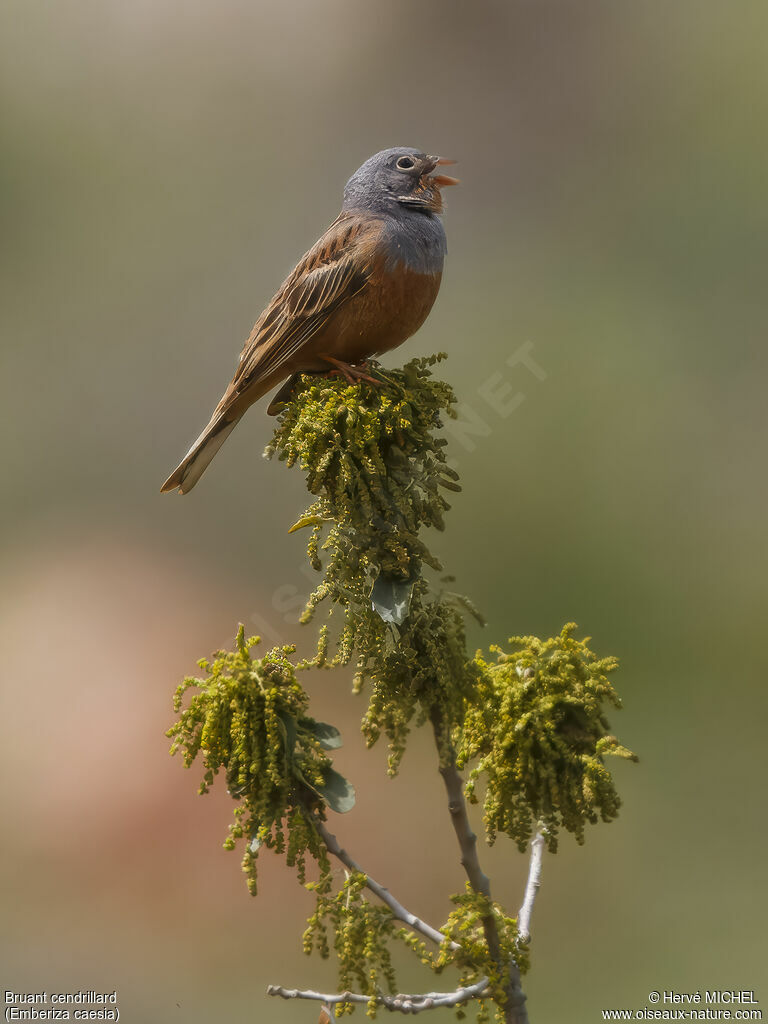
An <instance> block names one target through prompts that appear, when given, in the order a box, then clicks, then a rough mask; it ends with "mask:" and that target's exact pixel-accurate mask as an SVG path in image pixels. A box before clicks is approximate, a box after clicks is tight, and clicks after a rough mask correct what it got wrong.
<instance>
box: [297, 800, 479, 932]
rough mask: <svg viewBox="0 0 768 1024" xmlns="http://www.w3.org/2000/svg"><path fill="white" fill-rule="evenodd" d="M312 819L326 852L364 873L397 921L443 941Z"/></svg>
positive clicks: (371, 886)
mask: <svg viewBox="0 0 768 1024" xmlns="http://www.w3.org/2000/svg"><path fill="white" fill-rule="evenodd" d="M312 820H313V823H314V826H315V828H316V829H317V831H318V834H319V835H320V837H321V839H322V840H323V842H324V843H325V847H326V849H327V850H328V853H330V854H332V855H333V856H334V857H336V859H337V860H340V861H341V863H342V864H343V865H344V866H345V867H346V868H349V870H350V871H354V872H356V873H358V874H361V875H365V878H366V882H365V885H366V888H368V889H370V890H371V892H372V893H373V894H374V895H375V896H378V897H379V899H380V900H381V902H382V903H384V904H386V906H388V907H389V909H390V910H391V911H392V913H393V915H394V916H395V917H396V918H397V920H398V921H402V922H403V923H404V924H407V925H408V927H409V928H412V929H413V930H414V931H415V932H419V934H421V935H423V936H424V937H425V938H427V939H429V940H430V941H432V942H434V943H436V945H438V946H439V945H440V944H441V943H442V942H445V938H446V937H445V935H443V933H442V932H440V931H438V930H437V928H433V927H432V926H431V925H429V924H427V923H426V921H422V920H421V918H420V917H416V915H415V914H412V913H411V912H410V910H406V908H405V907H404V906H403V905H402V903H400V902H399V901H398V900H396V899H395V897H394V896H393V895H392V893H391V892H390V891H389V889H387V888H385V887H384V886H383V885H381V884H380V883H379V882H377V881H376V879H375V878H371V876H370V875H369V874H368V872H367V871H364V870H363V868H361V867H360V865H359V864H357V863H356V862H355V861H354V860H352V858H351V857H350V855H349V854H348V853H347V851H346V850H344V849H343V848H342V847H341V846H340V844H339V841H338V839H337V838H336V836H335V835H334V834H333V833H332V832H329V831H328V829H327V828H326V827H325V825H324V824H323V822H322V821H320V819H319V818H318V817H317V816H313V819H312ZM451 948H452V949H460V948H461V947H460V945H459V943H457V942H452V943H451Z"/></svg>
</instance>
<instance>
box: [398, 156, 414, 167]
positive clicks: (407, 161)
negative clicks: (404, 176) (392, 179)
mask: <svg viewBox="0 0 768 1024" xmlns="http://www.w3.org/2000/svg"><path fill="white" fill-rule="evenodd" d="M395 166H396V167H397V169H398V170H399V171H410V170H411V168H412V167H415V166H416V162H415V161H414V160H412V159H411V157H409V156H401V157H400V159H399V160H398V161H397V163H396V164H395Z"/></svg>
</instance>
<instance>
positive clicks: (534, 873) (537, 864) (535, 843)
mask: <svg viewBox="0 0 768 1024" xmlns="http://www.w3.org/2000/svg"><path fill="white" fill-rule="evenodd" d="M543 859H544V836H543V835H542V834H541V832H537V833H536V835H535V836H534V837H533V839H532V840H531V864H530V867H529V869H528V882H527V883H526V886H525V896H524V897H523V905H522V906H521V907H520V912H519V913H518V915H517V931H518V934H519V936H520V938H521V939H522V940H523V942H528V940H529V939H530V937H531V914H532V912H533V904H534V902H535V900H536V893H537V892H538V890H539V886H540V885H541V864H542V860H543Z"/></svg>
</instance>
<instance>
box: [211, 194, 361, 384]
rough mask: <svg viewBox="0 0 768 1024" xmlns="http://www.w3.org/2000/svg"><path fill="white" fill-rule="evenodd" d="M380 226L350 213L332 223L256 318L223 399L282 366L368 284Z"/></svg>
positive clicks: (262, 378) (257, 381) (269, 375)
mask: <svg viewBox="0 0 768 1024" xmlns="http://www.w3.org/2000/svg"><path fill="white" fill-rule="evenodd" d="M380 231H381V225H380V224H379V223H378V222H376V221H370V220H368V221H362V220H360V219H359V218H356V217H353V216H350V215H349V214H341V215H340V216H339V217H338V218H337V219H336V220H335V221H334V222H333V224H331V226H330V227H329V228H328V230H327V231H326V232H325V234H324V235H323V236H322V238H320V239H319V241H317V242H316V243H315V245H314V246H313V247H312V249H310V251H309V252H308V253H307V254H306V255H305V256H304V257H303V258H302V259H301V260H300V262H299V264H298V266H297V267H296V269H295V270H294V272H293V273H292V274H291V276H290V277H289V278H288V280H287V281H286V282H285V284H284V285H283V286H282V288H281V289H280V291H279V292H278V293H277V295H275V297H274V298H273V299H272V302H270V304H269V306H268V307H267V309H265V311H264V312H263V313H262V315H261V316H260V317H259V319H258V321H257V322H256V325H255V326H254V328H253V331H252V332H251V335H250V337H249V338H248V340H247V341H246V343H245V345H244V346H243V351H242V353H241V355H240V364H239V365H238V368H237V371H236V372H235V376H234V378H233V380H232V383H231V384H230V386H229V388H228V389H227V395H225V398H224V400H225V401H226V402H227V404H231V403H234V402H237V400H238V398H239V397H240V396H241V395H243V394H244V392H246V391H249V390H250V389H251V388H252V387H253V386H254V385H257V384H258V383H259V382H260V381H262V380H264V379H265V378H267V377H271V376H272V375H273V374H275V373H276V372H277V371H279V370H280V369H281V367H284V366H286V364H287V363H289V362H290V361H291V359H293V357H294V356H296V355H297V353H298V352H299V350H300V349H301V348H302V346H304V345H306V344H307V342H308V341H310V339H311V338H313V337H314V336H315V335H316V334H317V332H318V331H319V330H320V329H321V328H322V327H323V326H324V325H325V324H326V323H327V321H328V319H329V317H330V316H331V315H332V314H333V313H334V312H335V311H336V310H337V309H338V308H339V306H341V305H342V304H343V303H344V302H347V301H348V300H349V299H351V298H352V296H353V295H357V294H358V292H360V291H362V290H363V288H365V287H366V285H367V283H368V279H369V277H370V274H371V263H372V257H373V253H374V251H375V248H376V241H377V239H378V237H379V234H380ZM286 370H287V371H289V368H288V367H286ZM287 375H288V372H286V376H287Z"/></svg>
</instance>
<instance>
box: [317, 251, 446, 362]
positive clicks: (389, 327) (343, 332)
mask: <svg viewBox="0 0 768 1024" xmlns="http://www.w3.org/2000/svg"><path fill="white" fill-rule="evenodd" d="M441 276H442V275H441V274H417V273H415V272H414V271H409V270H405V269H404V268H403V267H398V268H397V269H396V271H395V272H394V273H388V272H380V273H378V274H376V275H375V278H372V279H371V280H370V281H369V283H368V286H367V287H366V288H364V289H363V291H362V292H360V293H358V294H357V295H355V296H353V297H352V298H351V299H350V300H349V301H348V302H345V303H344V304H343V305H342V306H341V307H340V308H339V309H338V310H337V311H336V313H335V314H334V315H333V316H332V317H331V318H330V320H329V322H328V324H327V325H326V326H325V328H324V329H323V330H322V331H321V332H319V333H318V336H316V338H314V339H313V340H312V343H311V350H312V355H313V356H317V355H319V354H320V353H327V354H329V355H332V356H334V357H335V358H336V359H341V360H343V361H344V362H346V363H360V362H362V361H363V360H365V359H367V358H368V357H369V356H373V355H378V354H379V353H381V352H388V351H389V350H390V349H392V348H396V347H397V346H398V345H401V344H402V343H403V342H404V341H405V340H406V338H410V336H411V335H412V334H414V333H415V332H416V331H417V330H418V329H419V327H421V325H422V324H423V323H424V321H425V320H426V318H427V315H428V314H429V311H430V309H431V308H432V306H433V304H434V301H435V299H436V297H437V292H438V289H439V288H440V278H441ZM306 354H307V356H309V355H310V353H309V352H307V353H306ZM326 365H327V364H326ZM306 368H307V369H310V368H314V367H309V366H307V367H306Z"/></svg>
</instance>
